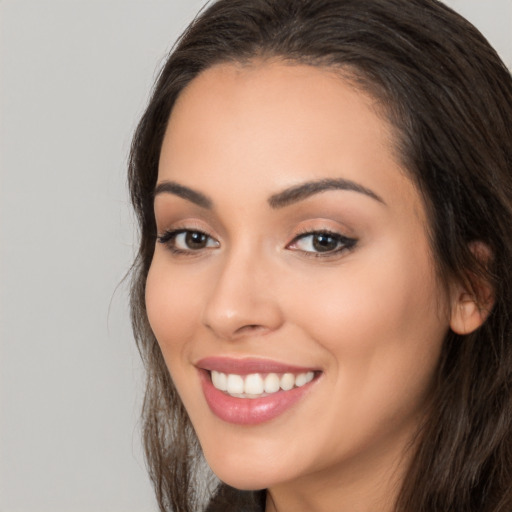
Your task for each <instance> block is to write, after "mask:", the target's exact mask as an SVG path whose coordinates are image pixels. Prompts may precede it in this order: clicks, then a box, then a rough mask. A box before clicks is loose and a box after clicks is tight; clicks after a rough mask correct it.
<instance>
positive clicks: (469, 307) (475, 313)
mask: <svg viewBox="0 0 512 512" xmlns="http://www.w3.org/2000/svg"><path fill="white" fill-rule="evenodd" d="M492 302H493V301H492V300H491V301H490V303H488V304H486V305H482V304H479V302H478V301H477V299H476V298H475V296H474V295H473V294H471V293H468V292H467V291H463V292H462V293H461V294H460V296H459V297H458V299H457V300H456V302H455V303H454V305H453V307H452V313H451V318H450V328H451V330H452V331H453V332H455V333H457V334H469V333H471V332H473V331H475V330H476V329H478V328H479V327H480V326H481V325H482V324H483V323H484V322H485V320H486V319H487V317H488V316H489V313H490V311H491V308H492Z"/></svg>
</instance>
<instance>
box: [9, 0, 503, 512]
mask: <svg viewBox="0 0 512 512" xmlns="http://www.w3.org/2000/svg"><path fill="white" fill-rule="evenodd" d="M447 3H448V4H449V5H451V6H453V7H454V8H455V9H457V10H459V11H460V12H461V13H462V14H464V15H465V16H466V17H468V18H469V19H470V20H472V21H473V22H474V23H475V24H476V25H477V26H478V27H480V28H481V30H482V31H483V32H484V33H485V34H486V35H487V37H488V38H489V39H490V41H491V42H492V43H493V44H494V45H495V47H496V48H497V49H498V50H499V52H500V53H501V54H502V56H503V58H504V60H505V61H506V62H507V64H508V65H509V66H510V65H511V64H512V0H488V1H485V2H484V1H483V0H451V1H449V2H447ZM202 4H203V2H202V0H201V1H199V0H168V1H163V0H161V1H158V0H101V1H100V0H82V1H80V0H60V1H59V0H3V1H2V0H0V59H1V60H0V283H1V284H0V512H82V511H83V512H103V511H104V512H132V511H133V512H135V511H137V512H143V511H150V510H156V504H155V500H154V498H153V494H152V490H151V488H150V485H149V481H148V478H147V476H146V471H145V467H144V462H143V457H142V454H141V448H140V443H139V431H138V415H139V408H140V402H141V398H142V377H141V367H140V363H139V359H138V354H137V352H136V349H135V347H134V343H133V338H132V335H131V331H130V324H129V318H128V307H127V293H126V290H127V286H126V285H125V284H121V285H120V286H118V285H119V283H120V281H121V280H122V278H123V276H124V274H125V272H126V271H127V269H128V268H129V266H130V262H131V260H132V257H133V254H134V250H135V249H134V248H135V229H134V219H133V217H132V215H131V213H130V208H129V204H128V199H127V190H126V178H125V174H126V157H127V154H128V150H129V144H130V138H131V134H132V132H133V129H134V127H135V125H136V121H137V118H138V116H139V115H140V114H141V112H142V110H143V107H144V105H145V102H146V100H147V97H148V93H149V90H150V87H151V84H152V82H153V79H154V77H155V75H156V72H157V70H158V68H159V65H160V63H161V61H162V58H163V56H164V55H165V54H166V52H167V50H168V49H169V48H170V47H171V44H172V42H173V41H174V40H175V39H176V37H177V36H178V35H179V33H180V32H181V31H182V29H183V28H185V26H186V24H187V23H188V22H189V21H190V20H191V19H192V18H193V16H194V14H195V13H196V11H197V10H198V9H199V7H200V6H201V5H202ZM511 121H512V120H511Z"/></svg>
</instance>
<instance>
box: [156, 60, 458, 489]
mask: <svg viewBox="0 0 512 512" xmlns="http://www.w3.org/2000/svg"><path fill="white" fill-rule="evenodd" d="M155 216H156V222H157V229H158V235H159V238H158V240H157V241H156V244H155V253H154V258H153V261H152V264H151V268H150V271H149V275H148V280H147V288H146V301H147V310H148V315H149V321H150V323H151V327H152V329H153V331H154V333H155V335H156V338H157V339H158V342H159V344H160V347H161V349H162V353H163V355H164V358H165V361H166V363H167V365H168V368H169V370H170V373H171V375H172V378H173V381H174V383H175V385H176V387H177V389H178V392H179V394H180V396H181V399H182V400H183V403H184V405H185V407H186V409H187V411H188V414H189V415H190V419H191V421H192V423H193V425H194V428H195V430H196V432H197V435H198V437H199V440H200V443H201V445H202V448H203V450H204V453H205V455H206V458H207V460H208V462H209V464H210V465H211V467H212V469H213V470H214V471H215V472H216V474H217V475H218V476H219V477H220V478H221V479H222V480H224V481H225V482H227V483H229V484H230V485H232V486H235V487H238V488H245V489H257V488H264V487H265V488H268V487H272V486H278V485H285V484H292V483H294V482H295V483H296V484H297V485H298V483H300V484H301V485H306V483H307V482H313V481H314V480H315V479H316V480H317V481H319V482H325V481H326V479H328V478H336V479H337V480H338V481H339V479H340V478H344V477H346V476H347V475H351V478H354V475H359V474H360V475H368V474H369V472H373V473H375V472H383V471H385V470H384V469H383V468H389V467H391V466H393V464H396V463H397V461H398V458H399V457H400V455H401V454H402V452H403V449H404V447H405V446H406V444H407V442H408V441H409V440H410V439H411V436H412V435H413V434H414V432H415V429H416V428H417V426H418V422H419V421H420V419H421V417H422V414H423V413H424V411H425V408H426V402H427V400H428V396H429V389H430V386H431V383H432V380H433V375H434V373H435V369H436V365H437V362H438V359H439V354H440V349H441V345H442V341H443V338H444V336H445V334H446V332H447V330H448V328H449V322H450V314H449V312H450V304H449V299H448V297H446V296H445V293H444V292H443V290H444V287H443V286H441V285H440V284H439V280H438V279H437V276H436V272H435V269H434V263H433V260H432V255H431V252H430V248H429V243H428V242H429V240H428V235H427V219H426V214H425V209H424V205H423V203H422V200H421V198H420V195H419V193H418V190H417V189H416V187H415V186H414V185H413V183H412V181H411V180H410V179H409V178H408V177H407V173H406V172H405V171H404V170H403V168H401V166H400V163H399V161H398V158H397V156H396V154H395V153H394V150H393V133H392V130H391V128H390V126H389V125H388V124H387V123H386V121H385V120H384V118H383V116H381V115H379V114H378V113H377V106H376V105H375V103H374V101H372V99H371V98H369V97H368V96H367V95H364V94H362V93H361V92H358V91H357V90H355V89H354V88H353V87H352V86H350V85H349V84H348V83H347V82H345V81H344V80H343V79H341V78H340V77H339V76H338V75H336V74H335V73H334V72H332V71H329V70H325V69H319V68H316V67H309V66H301V65H286V64H281V63H278V62H274V63H254V64H251V65H246V66H239V65H234V64H224V65H219V66H217V67H214V68H211V69H209V70H207V71H205V72H203V73H202V74H201V75H200V76H199V77H197V78H196V79H195V80H194V81H192V83H191V84H190V85H189V86H188V87H187V88H186V89H185V90H184V91H183V93H182V95H181V96H180V98H179V100H178V101H177V103H176V105H175V108H174V110H173V112H172V115H171V118H170V121H169V125H168V127H167V132H166V134H165V138H164V142H163V146H162V152H161V158H160V164H159V173H158V186H157V189H156V196H155ZM212 375H213V379H214V380H215V383H212Z"/></svg>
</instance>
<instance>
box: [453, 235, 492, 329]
mask: <svg viewBox="0 0 512 512" xmlns="http://www.w3.org/2000/svg"><path fill="white" fill-rule="evenodd" d="M470 249H471V252H472V253H473V255H474V256H475V258H476V259H477V260H478V262H479V264H480V265H481V266H482V267H483V268H487V267H488V264H489V262H490V260H491V259H492V252H491V250H490V248H489V247H488V246H487V245H486V244H484V243H483V242H472V243H471V244H470ZM451 299H452V300H451V304H452V308H451V317H450V328H451V329H452V331H453V332H455V333H457V334H469V333H471V332H473V331H475V330H476V329H478V328H479V327H480V326H481V325H482V324H483V323H484V322H485V320H486V319H487V317H488V316H489V313H490V312H491V310H492V307H493V306H494V289H493V287H492V285H491V283H490V282H489V280H488V279H487V278H486V277H484V275H483V273H482V274H479V275H477V274H475V273H473V272H468V274H467V279H466V280H465V282H464V283H456V284H455V285H454V286H453V288H452V292H451Z"/></svg>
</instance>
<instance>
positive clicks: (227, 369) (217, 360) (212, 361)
mask: <svg viewBox="0 0 512 512" xmlns="http://www.w3.org/2000/svg"><path fill="white" fill-rule="evenodd" d="M195 366H196V367H197V368H200V369H203V370H208V371H212V370H213V371H217V372H222V373H231V374H237V375H248V374H250V373H305V372H310V371H317V370H318V369H317V368H313V367H305V366H296V365H291V364H286V363H281V362H278V361H273V360H271V359H262V358H256V357H247V358H243V359H237V358H233V357H219V356H213V357H205V358H203V359H200V360H199V361H197V363H196V364H195Z"/></svg>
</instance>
